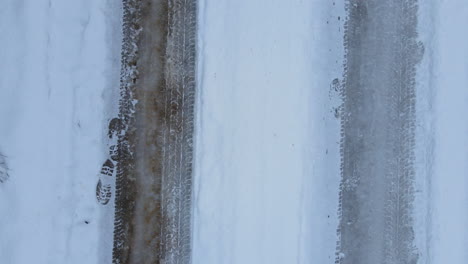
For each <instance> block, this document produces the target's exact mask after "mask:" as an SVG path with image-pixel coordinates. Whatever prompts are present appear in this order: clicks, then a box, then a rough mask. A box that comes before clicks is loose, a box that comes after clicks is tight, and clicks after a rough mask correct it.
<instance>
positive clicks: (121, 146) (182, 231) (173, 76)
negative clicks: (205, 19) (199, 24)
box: [113, 0, 196, 264]
mask: <svg viewBox="0 0 468 264" xmlns="http://www.w3.org/2000/svg"><path fill="white" fill-rule="evenodd" d="M123 3H124V26H123V27H124V29H123V32H124V41H123V49H122V65H123V66H122V75H121V101H120V116H119V118H120V119H121V120H122V126H123V131H124V132H123V133H121V134H120V135H119V140H118V144H117V152H118V162H117V180H116V215H115V231H114V249H113V262H114V263H168V264H172V263H190V256H191V254H190V251H191V243H190V240H191V237H190V233H191V232H190V228H191V226H190V225H191V196H192V194H191V192H192V148H193V147H192V145H193V144H192V137H193V122H194V121H193V118H194V113H193V108H194V94H195V44H196V43H195V33H196V32H195V31H196V1H195V0H124V1H123Z"/></svg>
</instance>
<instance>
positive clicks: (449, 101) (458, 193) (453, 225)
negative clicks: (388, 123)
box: [422, 0, 468, 264]
mask: <svg viewBox="0 0 468 264" xmlns="http://www.w3.org/2000/svg"><path fill="white" fill-rule="evenodd" d="M430 2H431V3H432V4H433V7H432V8H433V9H432V11H433V12H432V13H429V14H428V13H423V14H422V15H423V16H430V18H429V19H431V20H432V21H433V22H432V23H434V24H433V29H432V31H429V30H431V29H427V28H426V29H423V30H422V31H425V30H427V31H429V33H426V34H430V35H431V36H429V37H430V45H431V46H430V47H429V50H428V54H427V55H428V56H429V57H430V59H429V60H430V65H431V73H432V74H430V76H429V78H428V79H427V80H426V83H428V84H429V85H430V86H432V90H433V99H432V101H433V108H432V112H431V114H432V118H433V124H434V143H435V145H434V151H433V153H434V157H433V160H434V163H433V174H432V175H431V178H432V179H431V186H430V202H431V209H430V214H429V217H430V219H431V223H430V229H429V230H430V233H431V235H430V240H429V252H428V259H429V260H428V262H429V263H436V264H439V263H440V264H442V263H466V262H467V259H468V251H467V250H466V249H467V247H468V119H467V116H466V113H467V111H468V74H467V73H468V39H467V38H466V36H464V35H463V33H462V32H463V31H465V29H466V27H467V25H468V2H466V1H463V0H454V1H430Z"/></svg>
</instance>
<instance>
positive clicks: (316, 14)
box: [193, 0, 344, 264]
mask: <svg viewBox="0 0 468 264" xmlns="http://www.w3.org/2000/svg"><path fill="white" fill-rule="evenodd" d="M343 17H344V6H343V2H340V1H336V3H334V2H333V1H301V0H291V1H283V0H273V1H271V0H268V1H267V0H264V1H259V0H257V1H251V0H238V1H229V0H217V1H208V0H200V1H199V47H198V59H199V63H198V74H199V75H198V93H199V94H198V101H197V104H196V107H197V120H198V121H197V124H198V126H197V128H196V131H197V132H196V137H195V142H196V146H195V150H196V151H195V175H194V200H193V210H194V216H193V218H194V219H193V263H197V264H198V263H200V264H201V263H204V264H218V263H242V264H250V263H252V264H253V263H271V264H273V263H334V260H335V247H336V240H337V237H336V228H337V225H338V220H337V208H338V186H339V181H340V172H339V166H340V158H339V140H340V133H339V120H338V119H337V118H335V116H334V113H335V112H334V109H333V107H337V106H338V105H339V104H340V102H339V95H338V92H337V91H335V90H334V86H333V80H334V79H335V78H341V76H342V74H343V73H342V68H343V66H342V63H343V56H344V55H343V34H342V32H343V28H342V26H343V23H342V22H343ZM334 83H335V86H337V85H339V84H338V83H337V81H335V82H334Z"/></svg>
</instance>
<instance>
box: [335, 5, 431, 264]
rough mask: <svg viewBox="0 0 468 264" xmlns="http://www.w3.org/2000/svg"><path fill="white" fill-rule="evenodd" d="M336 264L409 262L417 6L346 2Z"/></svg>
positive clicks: (412, 253)
mask: <svg viewBox="0 0 468 264" xmlns="http://www.w3.org/2000/svg"><path fill="white" fill-rule="evenodd" d="M346 8H347V12H348V17H347V22H346V25H345V50H346V57H345V63H344V68H345V76H344V81H343V84H342V96H343V105H342V107H341V111H342V113H341V115H340V116H341V117H342V141H341V154H342V164H341V166H342V172H341V173H342V182H341V186H340V209H339V210H340V211H339V214H340V218H341V219H340V224H339V227H338V236H339V237H340V240H339V242H338V244H337V256H336V263H342V264H346V263H360V264H367V263H369V264H370V263H386V264H396V263H416V262H417V260H418V253H417V250H416V248H414V243H413V240H414V231H413V226H412V225H413V220H412V202H413V200H414V190H413V188H414V187H413V183H414V177H415V176H414V166H413V162H414V144H415V140H414V133H415V69H416V65H417V63H418V62H419V60H420V59H421V57H422V54H423V47H422V45H421V44H420V43H418V42H417V32H416V27H417V1H416V0H399V1H384V0H370V1H360V0H348V1H347V3H346Z"/></svg>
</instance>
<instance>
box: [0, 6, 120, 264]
mask: <svg viewBox="0 0 468 264" xmlns="http://www.w3.org/2000/svg"><path fill="white" fill-rule="evenodd" d="M121 13H122V11H121V3H120V1H111V0H106V1H94V0H80V1H74V0H66V1H63V0H23V1H19V0H4V1H2V8H1V9H0V35H1V36H2V41H1V44H0V47H1V49H0V60H1V61H2V63H1V64H0V120H1V121H0V149H1V150H0V151H1V152H2V153H3V154H4V155H5V156H6V161H7V162H8V163H9V168H10V179H9V180H8V181H6V182H4V183H2V184H0V262H1V263H5V264H24V263H38V264H39V263H41V264H64V263H110V254H111V251H112V228H113V226H108V225H109V224H111V225H112V223H113V220H112V217H113V205H112V204H111V203H109V204H108V205H107V206H102V205H99V204H98V203H97V202H96V195H95V192H96V183H97V181H98V179H99V171H100V167H101V165H102V163H103V162H104V161H105V160H106V159H107V157H106V156H107V155H108V154H107V153H108V150H107V146H106V144H107V142H106V138H107V136H106V133H107V127H106V126H107V120H108V118H111V117H113V116H114V115H115V113H116V112H117V107H118V106H117V103H116V102H117V100H118V91H119V90H118V87H119V72H120V47H121V39H122V37H121V33H120V32H121V22H120V20H121V17H122V16H121ZM109 217H110V218H109ZM106 219H107V220H106ZM103 223H105V224H103Z"/></svg>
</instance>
